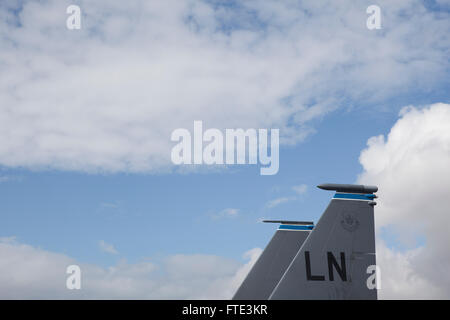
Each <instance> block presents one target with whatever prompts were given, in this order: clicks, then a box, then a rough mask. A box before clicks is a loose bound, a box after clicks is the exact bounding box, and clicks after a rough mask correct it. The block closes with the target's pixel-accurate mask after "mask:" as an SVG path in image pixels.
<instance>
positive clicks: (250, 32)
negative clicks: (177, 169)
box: [0, 0, 450, 172]
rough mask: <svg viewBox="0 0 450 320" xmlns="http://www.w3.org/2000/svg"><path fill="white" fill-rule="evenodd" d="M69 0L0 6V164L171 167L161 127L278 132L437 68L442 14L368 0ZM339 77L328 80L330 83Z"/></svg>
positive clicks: (414, 84) (292, 130) (426, 80)
mask: <svg viewBox="0 0 450 320" xmlns="http://www.w3.org/2000/svg"><path fill="white" fill-rule="evenodd" d="M78 3H79V5H80V7H81V10H82V13H83V18H82V29H81V30H79V31H69V30H67V29H66V21H65V19H66V18H67V14H66V11H65V9H66V7H67V6H68V5H69V4H71V1H68V0H65V1H59V0H58V1H56V0H49V1H45V2H36V1H24V2H23V4H22V1H20V2H16V1H2V4H1V5H0V17H1V19H0V47H1V50H0V60H1V61H2V64H1V65H0V72H1V74H2V77H1V79H0V101H2V103H1V105H0V115H1V116H0V165H4V166H8V167H27V168H40V169H45V168H57V169H64V170H81V171H107V172H115V171H132V172H153V171H161V170H166V169H170V168H171V162H170V149H171V147H172V146H173V143H171V142H170V139H169V138H170V133H171V132H172V131H173V130H174V129H176V128H189V129H190V128H191V127H192V124H193V121H194V120H199V119H200V120H203V122H204V124H205V126H207V127H214V128H235V127H243V128H280V129H281V130H280V132H281V134H282V142H283V143H295V142H297V141H300V140H301V139H303V138H304V137H305V136H306V135H308V134H310V133H311V132H314V127H313V126H314V123H313V121H314V120H315V119H320V118H321V117H323V116H324V115H326V114H328V113H330V112H331V111H333V110H335V109H337V108H339V107H341V106H343V105H348V101H358V104H360V102H361V101H365V102H366V103H368V104H369V105H370V104H372V105H374V104H376V103H379V102H380V101H384V100H385V99H387V98H390V97H392V96H394V95H395V96H398V95H400V94H404V93H405V92H407V91H408V90H412V91H418V90H424V91H427V90H430V88H433V86H434V85H436V84H439V83H441V82H440V81H441V80H442V79H443V78H445V76H447V73H446V72H447V71H446V70H448V66H449V62H448V59H447V52H448V44H449V43H448V38H447V36H448V35H447V30H448V29H449V24H450V19H448V16H445V14H444V13H442V14H441V16H438V15H435V14H434V13H433V12H428V11H427V10H426V9H425V8H424V6H423V4H422V3H421V2H419V1H418V0H409V1H397V2H392V1H381V2H379V5H380V6H381V7H382V10H383V12H382V14H383V23H384V25H383V29H382V30H381V31H379V32H378V31H377V32H372V31H369V30H367V28H366V27H365V20H366V18H367V14H366V12H365V9H366V7H367V6H366V5H364V4H362V3H361V4H360V3H356V2H354V1H350V0H347V1H339V2H336V1H321V2H320V3H317V2H314V1H311V2H301V3H299V2H296V1H295V2H294V1H267V0H264V1H259V0H254V1H245V2H241V3H239V4H236V5H235V6H220V5H214V4H211V3H206V2H203V1H193V0H191V1H176V0H172V1H143V0H142V1H135V2H133V4H130V3H125V2H117V1H114V2H112V1H107V0H104V1H95V2H93V1H79V2H78ZM336 79H338V81H337V80H336Z"/></svg>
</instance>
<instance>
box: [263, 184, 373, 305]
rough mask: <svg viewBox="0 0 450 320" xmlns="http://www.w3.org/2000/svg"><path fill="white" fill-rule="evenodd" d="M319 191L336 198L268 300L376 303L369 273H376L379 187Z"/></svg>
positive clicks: (336, 186)
mask: <svg viewBox="0 0 450 320" xmlns="http://www.w3.org/2000/svg"><path fill="white" fill-rule="evenodd" d="M318 187H319V188H321V189H325V190H334V191H336V194H335V195H334V197H333V199H332V200H331V202H330V204H329V205H328V207H327V209H326V210H325V212H324V213H323V215H322V217H321V218H320V220H319V222H318V223H317V225H316V226H315V228H314V230H313V231H312V232H311V234H310V235H309V236H308V238H307V239H306V240H305V242H304V243H303V245H302V246H301V248H300V249H299V250H298V252H297V253H296V255H295V257H294V258H293V259H292V261H291V263H290V264H289V266H288V267H287V269H286V271H285V272H284V274H283V276H282V277H281V279H280V281H279V282H278V284H277V285H276V286H275V288H274V290H273V292H272V293H271V295H270V297H269V299H368V300H372V299H377V290H376V287H375V288H374V287H373V286H369V285H368V282H369V281H368V278H369V276H370V274H369V273H368V272H369V270H373V269H375V270H376V267H375V263H376V261H375V230H374V205H375V202H374V198H376V196H375V195H374V194H373V193H374V192H376V191H377V190H378V188H377V187H371V186H360V185H339V184H325V185H320V186H318Z"/></svg>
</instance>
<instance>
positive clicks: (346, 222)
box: [341, 213, 359, 232]
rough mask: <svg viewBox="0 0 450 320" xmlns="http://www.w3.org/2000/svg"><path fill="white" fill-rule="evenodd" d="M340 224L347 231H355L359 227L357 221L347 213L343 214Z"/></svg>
mask: <svg viewBox="0 0 450 320" xmlns="http://www.w3.org/2000/svg"><path fill="white" fill-rule="evenodd" d="M341 226H342V228H344V229H345V230H347V231H350V232H352V231H355V230H356V229H358V227H359V221H358V219H356V218H355V217H354V216H352V215H351V214H349V213H346V214H344V215H343V218H342V220H341Z"/></svg>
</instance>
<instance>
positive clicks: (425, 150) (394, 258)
mask: <svg viewBox="0 0 450 320" xmlns="http://www.w3.org/2000/svg"><path fill="white" fill-rule="evenodd" d="M449 123H450V105H449V104H444V103H438V104H433V105H431V106H428V107H425V108H422V109H418V108H414V107H408V108H404V109H403V110H402V112H401V118H400V119H399V120H398V121H397V122H396V124H395V125H394V126H393V127H392V129H391V131H390V132H389V135H388V136H387V138H385V137H384V136H378V137H373V138H371V139H369V141H368V146H367V148H366V149H365V150H363V152H362V153H361V156H360V162H361V164H362V166H363V167H364V172H363V173H362V175H361V176H360V178H359V182H361V183H365V184H376V185H378V187H379V192H378V193H377V194H378V196H379V200H378V201H377V202H378V205H377V207H376V211H375V219H376V220H375V221H376V227H377V231H378V232H377V237H378V238H379V239H381V238H382V236H383V234H384V233H383V231H384V232H391V233H392V234H394V235H395V236H396V240H397V241H398V242H397V243H396V245H395V246H393V241H395V240H392V239H391V240H390V241H389V242H388V241H387V240H385V241H379V243H378V247H377V250H378V254H377V257H378V261H379V264H380V265H381V272H382V286H383V287H382V290H381V291H380V296H381V297H383V298H446V299H448V298H450V274H449V273H448V270H449V269H450V250H449V244H450V233H449V232H448V230H449V229H448V226H449V225H450V215H449V212H448V208H449V207H450V197H449V191H450V166H449V163H450V126H449ZM420 238H424V239H425V242H424V243H421V242H423V241H421V239H420ZM385 242H386V243H387V244H386V243H385ZM417 243H419V244H417ZM387 245H389V248H388V246H387ZM392 246H393V247H392Z"/></svg>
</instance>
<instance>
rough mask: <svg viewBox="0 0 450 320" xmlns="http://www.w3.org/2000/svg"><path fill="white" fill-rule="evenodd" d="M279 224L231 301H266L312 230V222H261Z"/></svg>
mask: <svg viewBox="0 0 450 320" xmlns="http://www.w3.org/2000/svg"><path fill="white" fill-rule="evenodd" d="M263 222H272V223H280V227H279V229H278V230H277V231H276V232H275V234H274V236H273V237H272V239H271V240H270V242H269V244H268V245H267V246H266V248H265V249H264V251H263V252H262V253H261V255H260V257H259V258H258V260H257V261H256V263H255V265H254V266H253V268H252V269H251V270H250V272H249V273H248V275H247V277H246V278H245V280H244V281H243V282H242V284H241V286H240V287H239V289H238V290H237V292H236V293H235V295H234V297H233V299H234V300H267V299H268V298H269V296H270V294H271V293H272V291H273V289H274V288H275V286H276V285H277V284H278V282H279V281H280V279H281V277H282V276H283V274H284V272H285V271H286V269H287V267H288V266H289V264H290V263H291V261H292V260H293V259H294V256H295V255H296V253H297V252H298V251H299V249H300V247H301V246H302V244H303V242H304V241H305V240H306V238H307V237H308V236H309V234H310V233H311V230H312V229H313V228H314V225H313V223H312V222H305V221H282V220H280V221H279V220H264V221H263Z"/></svg>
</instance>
